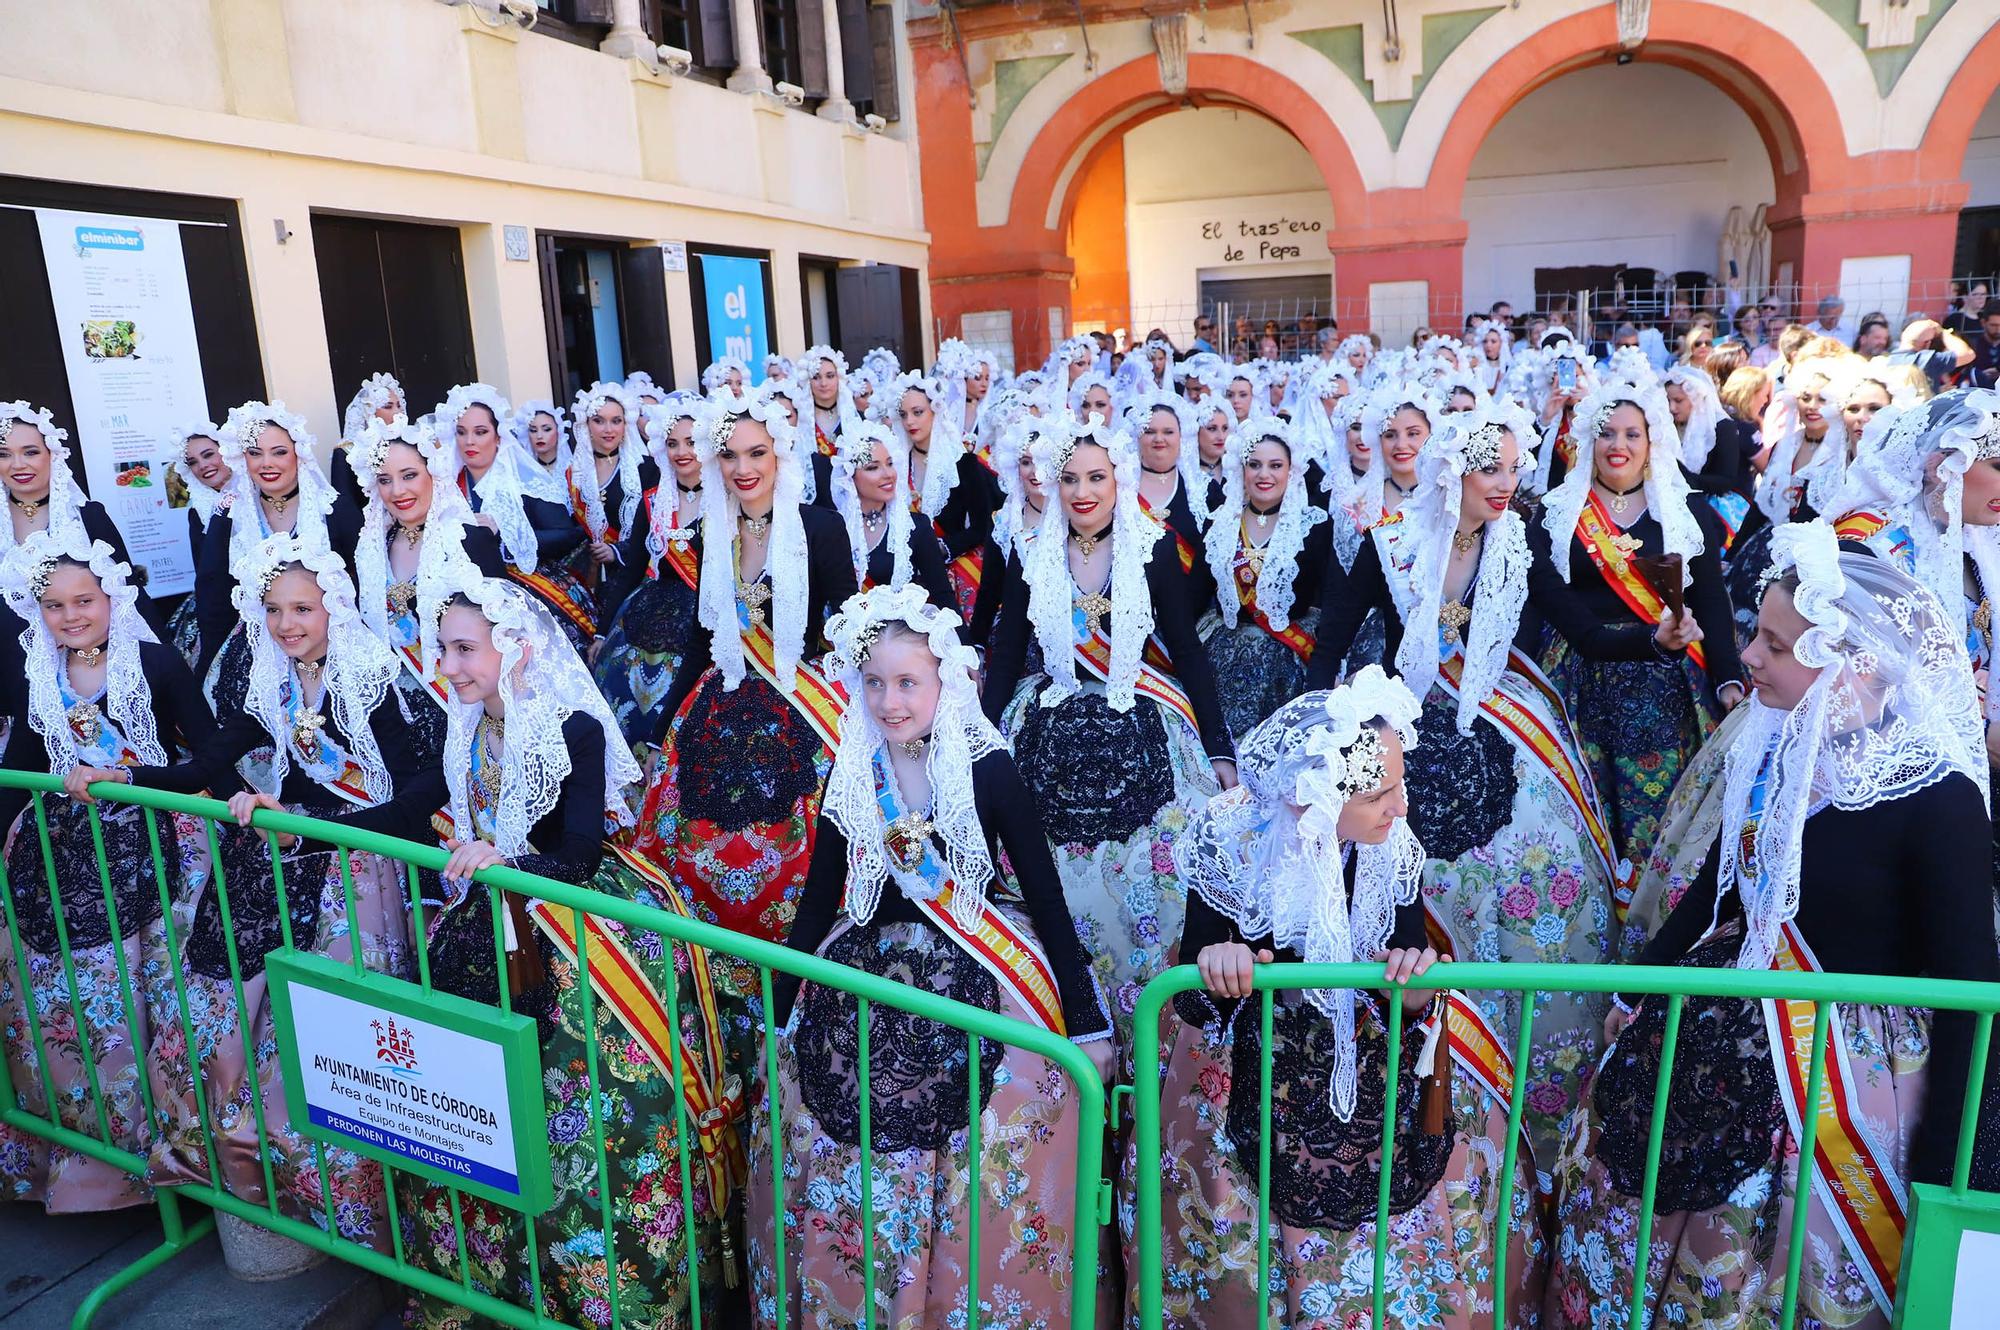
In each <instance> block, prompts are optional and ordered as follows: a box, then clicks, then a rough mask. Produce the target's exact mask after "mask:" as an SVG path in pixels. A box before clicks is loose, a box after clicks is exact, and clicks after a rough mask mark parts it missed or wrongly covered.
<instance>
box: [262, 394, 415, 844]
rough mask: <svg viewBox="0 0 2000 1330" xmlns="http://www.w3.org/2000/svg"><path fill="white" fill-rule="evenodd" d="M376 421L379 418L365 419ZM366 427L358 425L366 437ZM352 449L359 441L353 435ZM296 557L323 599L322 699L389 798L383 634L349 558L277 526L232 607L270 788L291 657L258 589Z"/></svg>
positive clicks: (285, 755) (285, 737) (372, 790)
mask: <svg viewBox="0 0 2000 1330" xmlns="http://www.w3.org/2000/svg"><path fill="white" fill-rule="evenodd" d="M370 424H371V426H380V424H381V422H380V421H373V422H370ZM369 433H370V430H368V429H364V430H363V431H362V435H361V438H362V440H366V439H367V438H368V437H369ZM355 446H356V447H357V448H359V447H360V446H361V443H360V442H359V441H357V443H356V445H355ZM293 564H298V565H300V566H301V567H303V568H304V569H305V570H306V571H307V572H309V573H311V574H312V575H313V580H314V581H316V582H318V583H319V589H320V594H321V595H322V596H324V597H325V600H326V666H325V669H324V670H323V671H322V672H321V674H320V679H321V681H322V682H323V684H324V686H325V689H326V705H327V706H328V707H329V709H331V711H332V712H333V718H334V721H335V723H336V724H338V725H339V726H340V732H341V734H342V735H343V736H345V737H346V740H347V752H348V756H349V757H351V758H352V759H353V760H354V762H355V764H356V765H357V766H359V767H360V768H361V772H362V784H363V786H364V787H365V788H366V789H367V791H368V793H369V796H370V798H371V799H372V800H373V801H374V802H375V803H378V804H379V803H381V802H383V801H384V800H386V799H388V798H389V797H390V795H391V794H393V793H394V791H393V790H392V788H391V782H390V778H389V770H388V767H387V766H385V765H384V764H383V761H382V749H381V746H380V745H379V744H378V743H376V741H375V731H374V730H373V729H372V728H371V727H370V725H369V717H370V716H372V715H373V714H374V712H375V708H376V707H378V706H380V705H381V703H382V698H383V697H384V696H385V695H386V694H387V692H388V690H389V686H390V684H391V683H392V682H393V681H394V679H395V677H396V671H397V669H398V668H399V667H398V666H397V664H396V657H395V655H394V653H392V652H391V651H390V650H389V646H388V643H387V642H386V641H384V640H383V638H382V637H381V635H380V634H379V633H378V632H376V631H375V630H374V629H372V628H370V627H369V626H368V624H367V623H366V622H365V621H364V620H363V619H362V616H361V612H360V610H359V609H357V608H356V606H355V603H354V582H353V580H352V579H350V578H349V577H348V575H347V565H346V564H344V563H342V562H341V559H340V556H339V555H338V554H335V553H334V552H333V551H332V550H331V549H329V548H327V546H326V545H325V544H324V543H321V544H317V545H315V544H311V543H309V542H307V541H302V540H300V539H298V538H297V537H296V536H293V535H292V534H291V533H289V532H284V531H281V532H279V533H278V534H276V535H274V536H268V537H266V538H265V539H263V540H260V541H258V542H257V544H256V546H255V547H254V548H253V549H252V551H251V553H250V558H249V560H248V562H247V563H246V564H245V565H244V567H243V569H242V571H241V573H240V574H239V575H238V578H237V583H236V592H235V600H236V612H237V614H238V615H240V616H241V617H242V620H243V632H244V635H245V638H246V639H247V640H248V642H249V644H250V683H249V686H248V687H247V688H246V689H245V690H244V693H243V710H244V711H245V712H247V713H248V714H250V715H252V716H255V717H256V718H257V720H258V721H259V722H261V723H262V724H263V726H264V732H265V733H266V734H268V735H270V736H271V746H272V749H273V752H274V753H275V756H274V757H273V759H272V762H271V788H270V789H269V790H268V791H266V793H268V794H276V793H278V792H279V791H280V790H282V789H283V788H284V785H285V773H286V772H288V771H289V770H290V769H291V751H292V723H291V721H290V720H289V719H288V718H287V717H286V714H285V701H284V696H283V693H284V685H285V684H286V682H287V681H288V680H290V679H291V677H292V662H291V660H290V658H289V657H287V656H286V655H285V653H284V652H283V651H281V650H279V648H278V644H277V643H276V642H275V641H273V640H272V639H271V632H270V629H269V628H268V627H267V626H266V620H265V615H264V596H265V593H267V592H268V591H269V590H270V588H271V583H272V582H274V581H276V580H277V577H278V574H280V573H282V572H283V571H284V570H285V569H286V568H288V567H290V566H291V565H293Z"/></svg>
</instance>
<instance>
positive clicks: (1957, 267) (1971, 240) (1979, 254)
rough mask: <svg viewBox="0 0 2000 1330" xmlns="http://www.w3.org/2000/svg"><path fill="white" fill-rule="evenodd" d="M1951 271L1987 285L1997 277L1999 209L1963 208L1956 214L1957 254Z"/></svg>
mask: <svg viewBox="0 0 2000 1330" xmlns="http://www.w3.org/2000/svg"><path fill="white" fill-rule="evenodd" d="M1951 270H1952V271H1953V272H1954V273H1957V274H1958V275H1959V276H1961V277H1971V278H1974V279H1977V280H1980V281H1987V282H1990V281H1992V280H1993V275H1994V274H1995V273H2000V208H1964V209H1961V210H1960V211H1959V214H1958V252H1957V253H1956V254H1955V255H1954V256H1953V258H1952V265H1951Z"/></svg>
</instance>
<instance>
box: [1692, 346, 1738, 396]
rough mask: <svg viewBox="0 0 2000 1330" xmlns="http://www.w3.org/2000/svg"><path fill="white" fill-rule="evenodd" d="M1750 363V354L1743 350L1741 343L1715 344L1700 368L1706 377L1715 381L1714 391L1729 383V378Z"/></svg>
mask: <svg viewBox="0 0 2000 1330" xmlns="http://www.w3.org/2000/svg"><path fill="white" fill-rule="evenodd" d="M1749 363H1750V353H1749V352H1747V351H1745V350H1744V349H1743V343H1741V342H1717V343H1716V344H1715V346H1714V347H1713V348H1711V349H1710V351H1709V353H1708V359H1707V360H1704V361H1703V362H1702V363H1701V367H1702V368H1703V369H1705V370H1707V371H1708V377H1709V378H1711V379H1714V380H1715V387H1716V391H1718V392H1720V391H1721V390H1722V385H1723V384H1725V383H1727V382H1729V376H1730V375H1731V374H1734V373H1735V372H1736V371H1737V370H1739V369H1741V368H1743V366H1745V365H1747V364H1749Z"/></svg>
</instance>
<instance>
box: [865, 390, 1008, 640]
mask: <svg viewBox="0 0 2000 1330" xmlns="http://www.w3.org/2000/svg"><path fill="white" fill-rule="evenodd" d="M844 437H845V441H844V442H843V443H842V444H841V447H840V451H839V452H838V453H836V454H835V456H834V458H833V510H834V511H835V512H837V513H839V514H840V518H841V521H843V522H844V523H846V525H847V544H848V547H849V548H850V549H851V550H852V551H853V553H854V577H855V580H856V581H857V582H858V583H859V584H860V587H861V589H862V590H863V591H866V590H868V589H869V588H870V587H878V586H882V587H901V586H904V585H906V584H908V583H909V582H910V581H911V580H912V579H914V580H915V582H916V584H917V587H918V588H919V589H920V590H921V591H922V592H923V594H924V595H925V596H927V597H929V598H930V602H931V604H933V605H936V606H938V607H939V608H940V609H950V608H951V606H952V605H953V604H954V603H955V597H956V592H955V591H954V590H953V587H952V584H951V570H950V569H948V568H947V567H945V562H944V548H943V546H941V545H939V544H938V543H937V542H936V541H935V540H930V539H919V538H918V533H917V530H916V522H915V520H914V518H913V515H912V514H911V512H910V473H909V459H908V458H906V457H905V456H904V455H903V451H902V447H901V441H900V440H899V439H897V438H896V436H895V434H894V433H893V432H891V431H890V430H889V428H888V427H887V426H885V425H882V424H880V423H879V422H877V421H873V420H863V421H850V422H849V423H848V433H847V435H846V436H844ZM982 585H983V582H982Z"/></svg>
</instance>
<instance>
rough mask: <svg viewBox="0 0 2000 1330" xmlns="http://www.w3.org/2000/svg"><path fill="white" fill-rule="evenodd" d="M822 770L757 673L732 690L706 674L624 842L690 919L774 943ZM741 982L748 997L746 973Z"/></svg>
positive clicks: (797, 876) (814, 736) (784, 927)
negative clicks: (675, 894)
mask: <svg viewBox="0 0 2000 1330" xmlns="http://www.w3.org/2000/svg"><path fill="white" fill-rule="evenodd" d="M832 767H833V758H832V756H831V755H830V754H829V753H828V752H827V751H826V748H825V745H823V744H822V743H821V742H820V738H819V734H818V732H817V731H815V730H814V729H813V727H812V726H811V725H810V724H809V723H807V721H806V719H805V717H803V716H801V715H800V714H799V713H798V710H797V708H795V707H794V706H793V705H792V704H791V703H790V702H789V701H787V700H786V699H785V698H783V697H782V696H780V695H779V693H778V690H777V689H775V688H773V687H772V686H771V685H770V684H768V683H766V682H765V681H764V679H763V677H762V676H761V675H758V674H756V673H755V672H754V671H753V672H750V673H747V674H746V675H745V676H744V679H743V682H742V683H741V684H739V685H738V686H737V687H736V688H735V690H734V691H731V690H729V689H725V688H724V687H723V686H722V675H721V674H720V673H719V672H717V671H714V670H711V671H709V673H708V674H706V675H704V676H703V677H702V680H701V682H700V683H699V684H697V685H696V686H695V689H694V691H693V692H692V693H691V694H689V696H688V700H687V702H686V703H685V704H683V705H682V707H681V711H680V714H679V715H677V716H675V717H674V721H673V725H672V727H671V729H669V731H668V734H667V745H666V748H665V750H664V751H663V752H662V753H661V755H660V769H659V771H658V772H657V773H655V776H654V779H653V783H652V786H651V787H650V788H649V789H648V790H647V792H646V803H645V807H644V809H643V810H642V811H641V812H640V815H639V825H638V828H637V831H636V834H635V836H634V842H633V843H634V845H635V847H636V848H637V849H638V851H639V853H640V854H642V855H644V856H645V857H646V858H647V859H649V860H651V861H652V862H653V863H655V864H657V865H659V867H660V868H661V869H662V871H664V872H665V873H666V874H667V875H668V876H669V877H670V878H672V879H673V880H674V881H675V882H676V883H678V884H679V885H680V887H681V890H682V893H683V895H684V896H685V897H686V899H687V901H688V903H689V905H690V907H691V908H692V909H693V911H694V914H695V917H696V918H698V919H703V920H706V921H707V922H709V923H712V924H720V925H721V926H722V927H724V928H731V929H734V930H736V931H737V932H739V933H748V934H750V935H752V936H753V937H760V938H765V939H768V940H770V941H773V942H783V941H784V940H785V938H786V937H787V936H788V935H789V934H790V933H791V931H792V920H793V919H794V918H795V917H796V916H797V915H798V911H799V894H800V892H801V891H803V890H804V888H805V881H806V868H807V867H808V865H809V864H810V863H811V860H812V843H813V830H814V828H815V827H816V826H817V825H818V823H819V805H820V800H821V798H822V797H824V795H825V793H826V777H827V772H828V771H830V770H831V769H832ZM741 981H742V987H743V989H744V991H745V992H755V991H756V989H757V984H756V978H755V974H754V972H752V971H749V970H747V969H746V970H745V973H744V974H743V975H742V976H741Z"/></svg>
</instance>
